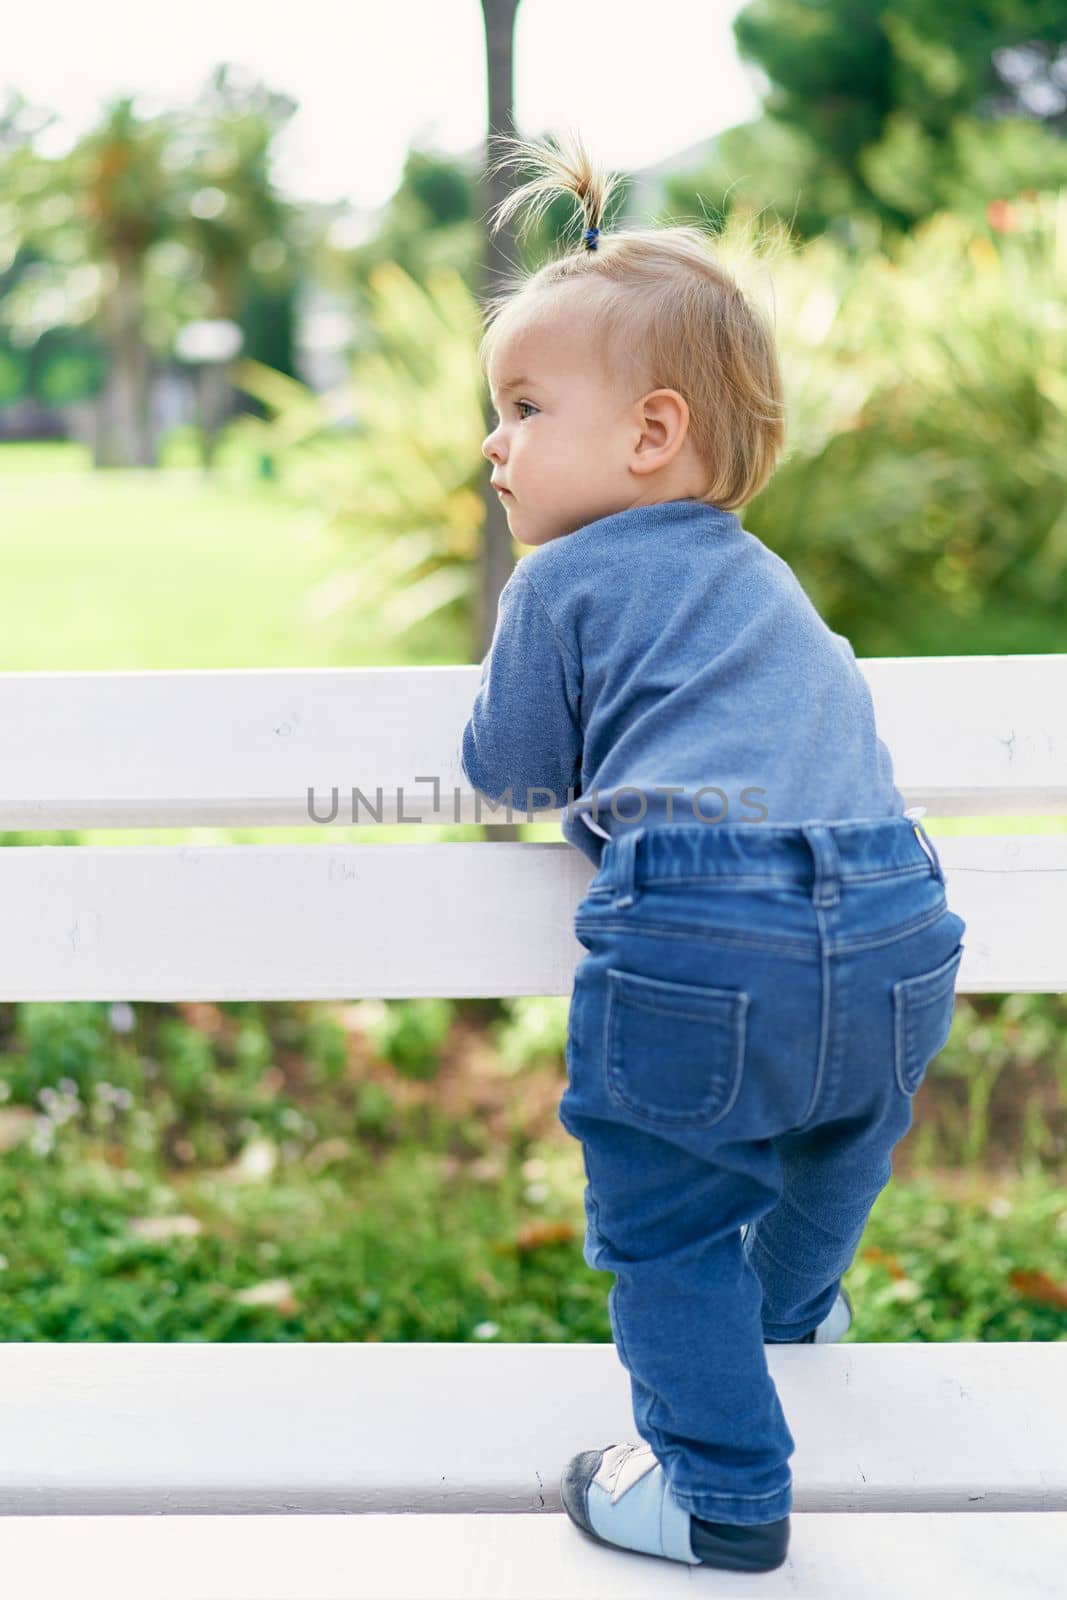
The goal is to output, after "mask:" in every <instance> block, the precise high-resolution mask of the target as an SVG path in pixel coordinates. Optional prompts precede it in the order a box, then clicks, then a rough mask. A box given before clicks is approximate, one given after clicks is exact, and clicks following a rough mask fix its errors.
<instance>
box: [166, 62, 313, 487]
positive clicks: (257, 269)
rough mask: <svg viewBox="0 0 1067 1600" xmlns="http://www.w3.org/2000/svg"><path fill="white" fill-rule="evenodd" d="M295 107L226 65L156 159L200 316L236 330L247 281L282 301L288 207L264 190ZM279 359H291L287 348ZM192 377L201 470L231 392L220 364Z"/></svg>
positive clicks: (294, 219)
mask: <svg viewBox="0 0 1067 1600" xmlns="http://www.w3.org/2000/svg"><path fill="white" fill-rule="evenodd" d="M296 109H297V102H296V101H295V100H292V99H290V98H289V96H288V95H284V94H279V93H277V92H276V91H274V90H272V89H270V88H269V87H268V86H267V85H266V84H264V83H263V82H261V81H260V80H258V79H256V78H255V77H254V76H253V75H252V74H250V73H247V72H245V71H244V70H243V69H242V68H240V67H234V66H233V65H232V63H229V62H226V63H223V64H221V65H220V66H218V67H216V68H215V70H214V72H213V73H212V74H211V77H210V80H209V82H208V84H207V86H206V87H205V88H204V89H202V90H201V92H200V94H199V95H198V97H197V99H196V100H195V101H194V102H193V104H192V106H191V107H190V108H189V109H188V110H187V111H186V110H183V112H182V120H181V129H180V133H179V134H178V135H177V137H176V139H175V141H174V143H173V145H172V147H171V149H170V150H169V151H168V152H167V158H166V159H167V166H168V169H169V170H170V172H171V174H172V182H173V188H172V192H171V196H170V210H171V216H172V225H171V228H170V230H169V237H170V238H171V239H174V240H176V241H178V242H179V243H181V244H184V245H185V246H186V247H187V248H188V249H189V250H190V251H191V252H192V255H193V257H194V259H195V260H196V262H197V263H198V265H199V269H200V277H201V280H202V282H203V284H204V286H205V288H206V289H207V291H208V297H209V304H208V306H207V308H206V311H205V314H206V315H207V316H208V317H210V318H223V319H226V320H229V321H233V322H237V323H242V322H243V320H244V316H245V312H246V309H247V307H248V301H249V295H250V291H251V288H252V285H253V283H255V282H256V281H257V280H258V281H259V283H260V284H261V285H262V291H263V292H264V293H266V294H272V295H273V296H274V297H276V298H278V297H280V298H282V299H283V300H284V299H285V298H286V297H288V296H291V294H292V290H293V287H294V282H295V277H296V267H297V260H296V255H297V252H296V250H295V248H294V245H295V241H296V237H297V233H298V210H297V208H296V207H295V206H293V205H291V204H290V203H288V202H286V201H285V200H283V199H282V197H281V196H280V195H279V193H278V191H277V190H276V189H275V187H274V183H273V179H272V177H271V172H270V153H271V145H272V143H273V141H274V139H275V138H276V136H277V135H278V133H279V132H280V130H281V129H282V128H283V127H284V126H285V124H286V123H287V122H288V121H289V119H290V118H291V117H292V115H293V113H294V112H295V111H296ZM288 320H289V322H290V323H291V307H290V316H289V318H288ZM260 338H261V339H262V332H260ZM261 347H262V346H261ZM247 353H248V354H250V355H256V354H258V352H255V351H248V352H247ZM287 354H288V355H289V358H290V361H291V354H292V352H291V348H290V349H289V351H288V352H287ZM282 370H286V369H284V368H283V369H282ZM202 377H203V379H204V382H203V383H202V384H201V389H200V394H201V404H202V407H203V411H202V416H201V433H202V447H203V458H204V465H205V467H207V468H210V466H211V463H212V460H213V457H214V451H215V445H216V440H217V436H218V431H219V428H220V427H221V424H222V422H223V420H224V419H225V415H226V411H227V408H228V404H229V401H230V398H231V393H232V389H231V383H230V376H229V364H228V363H224V362H218V363H214V364H212V365H209V366H208V367H207V369H206V372H205V373H204V374H203V375H202Z"/></svg>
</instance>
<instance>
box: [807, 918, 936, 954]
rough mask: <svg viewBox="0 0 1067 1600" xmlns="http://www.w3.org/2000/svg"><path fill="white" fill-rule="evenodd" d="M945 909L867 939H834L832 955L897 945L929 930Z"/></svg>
mask: <svg viewBox="0 0 1067 1600" xmlns="http://www.w3.org/2000/svg"><path fill="white" fill-rule="evenodd" d="M945 909H946V908H945V907H944V906H938V907H936V909H935V910H933V911H930V912H928V913H927V914H926V916H924V917H916V918H914V919H913V920H912V921H911V922H901V923H898V924H897V926H896V927H894V928H891V929H889V931H888V932H886V931H885V930H884V929H883V930H882V931H881V932H880V933H877V934H871V935H870V936H869V937H867V938H863V937H861V938H858V939H847V940H840V939H832V940H830V942H829V950H830V954H831V955H835V956H840V955H849V954H851V953H852V951H854V950H881V949H882V948H884V946H886V945H890V944H895V943H896V942H897V940H898V939H903V938H906V937H907V935H908V934H909V933H919V932H921V930H922V929H923V928H928V927H929V926H930V925H931V923H934V922H937V921H938V919H939V918H940V917H943V916H944V915H945Z"/></svg>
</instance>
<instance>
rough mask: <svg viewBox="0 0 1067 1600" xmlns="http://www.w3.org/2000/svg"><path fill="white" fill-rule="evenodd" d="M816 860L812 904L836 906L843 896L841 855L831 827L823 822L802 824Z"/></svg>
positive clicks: (803, 831) (801, 829)
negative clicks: (824, 825)
mask: <svg viewBox="0 0 1067 1600" xmlns="http://www.w3.org/2000/svg"><path fill="white" fill-rule="evenodd" d="M800 831H801V833H802V834H803V835H804V837H805V839H806V840H807V842H808V847H809V848H810V850H811V853H812V856H813V857H814V860H815V882H814V883H813V884H812V886H811V900H812V904H813V905H816V906H836V904H837V902H838V901H839V900H840V898H841V857H840V856H839V855H838V853H837V845H836V844H835V843H834V840H833V835H832V834H831V832H830V830H829V828H826V827H823V826H822V825H821V824H813V823H809V824H806V825H805V824H802V825H801V828H800Z"/></svg>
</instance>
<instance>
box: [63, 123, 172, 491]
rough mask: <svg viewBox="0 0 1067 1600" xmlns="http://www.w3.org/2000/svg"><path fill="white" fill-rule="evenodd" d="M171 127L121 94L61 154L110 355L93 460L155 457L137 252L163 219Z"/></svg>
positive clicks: (136, 461)
mask: <svg viewBox="0 0 1067 1600" xmlns="http://www.w3.org/2000/svg"><path fill="white" fill-rule="evenodd" d="M170 137H171V116H170V114H166V113H165V114H162V115H160V116H157V117H152V118H147V119H140V118H138V117H137V116H136V115H135V113H134V109H133V101H132V99H130V98H129V97H124V98H122V99H120V100H118V101H116V102H114V103H113V104H112V105H110V106H108V107H106V108H105V112H104V118H103V121H102V122H101V123H100V125H99V127H97V128H94V129H92V130H91V131H90V132H89V133H88V134H86V135H85V136H84V138H82V139H81V140H79V142H78V144H77V145H76V146H75V147H74V149H73V150H72V151H71V152H70V155H69V156H68V157H67V159H66V161H65V162H64V163H63V166H64V167H65V168H66V171H67V173H68V174H69V176H70V183H71V192H72V193H73V195H74V197H75V203H76V206H77V208H78V211H79V213H80V216H81V220H82V222H83V225H84V228H85V234H86V241H85V242H86V257H87V259H88V260H90V261H94V262H97V263H99V264H100V265H101V266H102V267H103V268H104V283H103V288H102V293H101V299H100V306H99V311H98V320H99V324H100V328H101V332H102V334H103V337H104V340H105V342H106V344H107V345H108V347H109V349H110V352H111V362H110V367H109V371H108V377H107V381H106V384H105V387H104V390H103V393H102V394H101V396H100V400H99V403H98V412H97V430H96V441H95V452H94V454H95V465H96V466H145V467H151V466H154V465H155V459H156V458H155V441H154V439H153V435H152V426H151V416H150V385H151V374H152V356H151V351H150V349H149V346H148V343H147V341H146V339H145V336H144V301H143V276H144V259H145V255H146V254H147V252H148V250H149V248H150V247H151V246H152V245H153V244H154V243H155V242H156V240H157V239H161V238H163V237H164V236H165V234H166V233H167V231H168V229H169V226H170V215H169V208H168V190H169V188H170V185H171V182H172V179H171V174H170V173H169V172H168V171H167V167H166V161H165V152H166V149H167V146H168V144H169V142H170Z"/></svg>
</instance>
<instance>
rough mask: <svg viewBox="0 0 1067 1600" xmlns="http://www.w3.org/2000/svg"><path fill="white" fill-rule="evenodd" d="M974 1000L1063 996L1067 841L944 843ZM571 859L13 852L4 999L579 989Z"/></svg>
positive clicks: (346, 849) (0, 872)
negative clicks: (1016, 993)
mask: <svg viewBox="0 0 1067 1600" xmlns="http://www.w3.org/2000/svg"><path fill="white" fill-rule="evenodd" d="M938 853H939V855H940V857H941V860H942V863H943V865H944V867H945V876H946V880H947V888H948V895H949V903H950V904H951V905H952V906H953V908H954V909H955V910H957V911H958V913H959V915H960V916H961V917H963V919H964V920H965V922H966V923H967V933H966V935H965V939H964V944H965V949H964V956H963V963H962V965H961V967H960V971H959V978H958V988H959V990H960V992H962V993H972V994H974V993H1003V992H1009V991H1013V990H1032V991H1035V992H1040V993H1060V992H1067V939H1064V938H1063V936H1062V928H1063V921H1064V917H1063V893H1064V884H1065V883H1067V835H1030V836H1021V837H994V838H953V839H944V840H941V841H940V842H939V851H938ZM592 871H593V868H592V865H591V864H590V862H589V861H588V860H587V859H586V858H585V856H583V855H581V854H580V853H579V852H578V851H577V850H575V849H574V848H573V847H572V846H571V845H569V844H565V843H561V844H548V843H545V844H541V843H532V842H531V843H521V844H511V843H497V844H495V845H494V846H493V847H492V848H489V847H488V846H487V845H485V844H482V843H477V842H474V843H462V844H461V843H449V844H411V845H408V844H405V845H388V844H378V843H368V844H364V845H361V844H337V845H334V844H331V843H329V841H328V839H324V840H323V843H322V844H321V845H311V844H277V845H199V846H186V845H129V846H121V845H83V846H81V847H79V848H77V849H72V848H67V847H64V846H61V845H18V846H8V847H7V848H5V849H3V850H0V904H2V905H3V907H4V915H3V917H2V918H0V999H3V1000H19V999H40V1000H91V999H120V998H121V999H126V1000H179V999H187V1000H252V999H255V1000H271V999H274V1000H281V999H290V1000H299V999H345V998H354V997H356V996H381V997H383V998H394V997H400V996H415V995H441V996H450V997H452V998H459V997H461V996H479V997H490V996H502V995H522V994H569V993H570V990H571V987H572V983H573V976H574V968H575V965H576V963H577V962H578V961H579V960H580V959H581V957H582V955H583V954H584V950H583V948H582V946H581V945H580V944H579V942H578V941H577V939H576V938H575V935H574V931H573V927H572V919H573V915H574V909H575V907H576V905H577V903H578V900H579V899H580V897H581V895H582V893H583V892H584V889H585V886H586V885H587V884H588V882H589V879H590V877H591V875H592Z"/></svg>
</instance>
